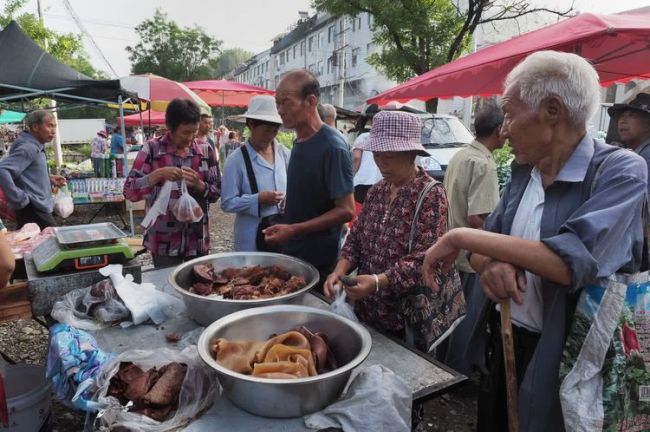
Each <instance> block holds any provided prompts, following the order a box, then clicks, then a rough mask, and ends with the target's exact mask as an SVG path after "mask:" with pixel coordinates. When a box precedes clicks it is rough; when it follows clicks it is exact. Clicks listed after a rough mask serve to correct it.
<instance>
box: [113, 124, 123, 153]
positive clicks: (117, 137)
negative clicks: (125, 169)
mask: <svg viewBox="0 0 650 432" xmlns="http://www.w3.org/2000/svg"><path fill="white" fill-rule="evenodd" d="M111 153H112V154H122V153H124V137H123V136H122V134H120V128H119V127H116V128H115V129H114V130H113V136H111Z"/></svg>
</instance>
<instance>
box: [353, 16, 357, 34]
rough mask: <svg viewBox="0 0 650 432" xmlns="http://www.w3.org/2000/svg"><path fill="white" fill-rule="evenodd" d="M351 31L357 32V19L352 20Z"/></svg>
mask: <svg viewBox="0 0 650 432" xmlns="http://www.w3.org/2000/svg"><path fill="white" fill-rule="evenodd" d="M352 31H353V32H355V31H357V19H356V18H352Z"/></svg>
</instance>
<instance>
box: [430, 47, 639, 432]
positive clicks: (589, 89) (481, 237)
mask: <svg viewBox="0 0 650 432" xmlns="http://www.w3.org/2000/svg"><path fill="white" fill-rule="evenodd" d="M598 102H599V84H598V75H597V73H596V71H595V70H594V69H593V67H592V66H591V65H589V63H588V62H587V61H586V60H584V59H583V58H581V57H579V56H577V55H574V54H568V53H559V52H551V51H543V52H537V53H534V54H532V55H530V56H529V57H527V58H526V59H525V60H524V61H523V62H522V63H520V64H519V65H518V66H517V67H515V68H514V69H513V70H512V72H510V74H509V75H508V77H507V78H506V82H505V92H504V95H503V102H502V104H503V106H502V108H503V111H504V115H505V117H504V122H503V126H502V129H501V133H502V134H503V135H504V136H505V137H506V138H508V139H509V140H510V143H511V145H512V149H513V153H514V155H515V161H516V162H515V163H514V164H513V171H512V180H511V182H510V184H509V185H508V186H507V187H506V189H505V191H504V193H503V196H502V198H501V201H500V203H499V205H498V206H497V208H496V209H495V211H494V212H493V213H492V214H491V215H490V216H489V217H488V218H487V220H486V222H485V231H481V230H475V229H471V228H458V229H454V230H451V231H449V233H447V234H446V235H445V236H443V237H442V238H441V239H440V240H438V242H437V243H436V244H435V245H434V246H432V247H431V248H430V249H429V250H428V251H427V253H426V257H425V261H424V268H423V273H424V277H425V281H426V282H427V285H429V286H430V287H431V288H432V289H434V290H435V289H437V285H436V281H435V279H434V275H435V274H436V269H437V268H438V266H442V268H443V269H444V268H445V267H450V266H451V265H452V264H453V262H454V260H455V259H456V257H457V254H458V252H459V251H460V250H461V249H465V250H467V251H469V253H470V263H471V265H472V267H473V268H474V270H476V272H477V273H478V274H479V275H480V282H481V285H482V291H483V292H482V293H481V296H480V306H479V310H480V311H481V314H480V315H479V316H480V318H477V320H476V322H475V326H474V332H473V333H474V334H473V336H472V339H471V341H470V344H469V348H468V352H467V355H468V356H469V357H470V360H472V361H473V362H474V364H475V365H476V366H478V367H480V368H481V369H482V370H483V371H487V374H486V375H484V377H483V382H482V383H481V384H482V385H481V393H480V395H479V414H478V417H479V418H478V430H479V431H484V430H493V431H504V430H507V429H508V428H507V425H508V420H507V415H506V396H505V374H504V372H503V371H504V366H503V363H504V361H503V355H502V345H501V337H500V331H499V327H498V326H499V321H500V320H499V311H500V307H499V306H498V304H499V303H503V302H506V301H507V302H511V311H512V321H513V334H514V344H515V358H516V370H517V381H518V384H519V385H518V389H519V393H518V416H519V430H521V431H562V430H564V423H563V420H562V408H561V406H560V399H559V381H560V380H559V377H558V374H559V366H560V359H561V355H562V350H563V347H564V343H565V338H566V335H567V332H568V327H569V325H570V323H571V319H572V317H573V315H574V313H575V302H576V299H577V297H578V295H579V293H580V290H581V289H582V288H583V287H585V286H587V285H588V284H590V283H591V282H594V281H595V280H596V279H597V278H601V277H607V276H610V275H612V274H614V273H615V272H617V271H618V270H624V271H630V272H634V271H638V270H639V269H640V268H641V266H642V261H643V259H642V250H643V218H642V208H643V203H644V199H645V193H646V187H647V175H648V174H647V171H648V170H647V167H646V164H645V162H644V161H643V159H642V158H641V157H639V156H638V155H636V154H634V153H632V152H628V151H624V150H619V151H617V150H618V149H617V148H616V147H612V146H609V145H606V144H604V143H602V142H600V141H597V140H595V139H593V138H592V137H590V136H589V135H588V134H587V133H586V123H587V120H588V119H589V118H590V117H591V116H592V115H593V113H594V112H595V110H596V109H597V106H598ZM613 152H615V153H613ZM610 155H611V156H610ZM606 158H607V159H606ZM603 161H605V162H603ZM474 289H480V288H479V287H477V286H475V287H474ZM488 328H489V331H488Z"/></svg>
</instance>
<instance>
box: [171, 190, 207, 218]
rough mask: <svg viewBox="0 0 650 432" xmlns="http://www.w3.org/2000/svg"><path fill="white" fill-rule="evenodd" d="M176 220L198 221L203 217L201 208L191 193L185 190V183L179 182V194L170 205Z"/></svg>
mask: <svg viewBox="0 0 650 432" xmlns="http://www.w3.org/2000/svg"><path fill="white" fill-rule="evenodd" d="M172 213H173V214H174V217H176V220H177V221H179V222H183V223H191V222H199V221H200V220H201V219H202V218H203V209H201V206H200V205H199V203H198V202H196V200H195V199H194V198H192V195H190V193H189V192H188V191H187V184H186V183H185V180H183V182H182V184H181V196H180V197H179V198H178V200H177V201H176V204H174V207H172Z"/></svg>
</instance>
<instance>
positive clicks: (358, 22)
mask: <svg viewBox="0 0 650 432" xmlns="http://www.w3.org/2000/svg"><path fill="white" fill-rule="evenodd" d="M354 20H355V21H356V22H357V30H361V16H358V17H356V18H355V19H354Z"/></svg>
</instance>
